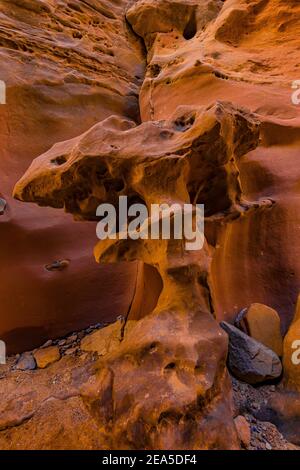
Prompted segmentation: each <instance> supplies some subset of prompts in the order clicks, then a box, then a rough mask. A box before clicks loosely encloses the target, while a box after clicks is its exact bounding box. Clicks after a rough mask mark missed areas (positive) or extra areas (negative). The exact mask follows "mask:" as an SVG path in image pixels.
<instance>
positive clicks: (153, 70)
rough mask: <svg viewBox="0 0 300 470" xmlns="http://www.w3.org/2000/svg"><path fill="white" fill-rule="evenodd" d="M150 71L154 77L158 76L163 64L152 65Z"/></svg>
mask: <svg viewBox="0 0 300 470" xmlns="http://www.w3.org/2000/svg"><path fill="white" fill-rule="evenodd" d="M149 72H150V75H151V77H152V78H155V77H158V75H159V74H160V72H161V66H160V65H159V64H152V65H150V68H149Z"/></svg>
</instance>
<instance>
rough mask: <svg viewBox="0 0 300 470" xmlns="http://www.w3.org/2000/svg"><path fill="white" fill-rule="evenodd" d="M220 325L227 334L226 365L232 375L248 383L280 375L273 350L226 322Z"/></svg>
mask: <svg viewBox="0 0 300 470" xmlns="http://www.w3.org/2000/svg"><path fill="white" fill-rule="evenodd" d="M221 326H222V328H223V329H224V330H225V331H226V332H227V334H228V336H229V352H228V366H229V368H230V370H231V371H232V373H233V375H235V376H236V377H238V378H239V379H241V380H243V381H244V382H247V383H250V384H256V383H260V382H264V381H266V380H269V379H276V378H278V377H280V375H281V372H282V366H281V362H280V359H279V357H278V356H277V355H276V354H275V353H274V351H272V350H271V349H268V348H267V347H266V346H264V345H263V344H261V343H259V342H258V341H256V340H255V339H253V338H250V336H248V335H246V334H245V333H243V332H242V331H240V330H239V329H238V328H236V327H235V326H233V325H230V324H229V323H227V322H222V323H221Z"/></svg>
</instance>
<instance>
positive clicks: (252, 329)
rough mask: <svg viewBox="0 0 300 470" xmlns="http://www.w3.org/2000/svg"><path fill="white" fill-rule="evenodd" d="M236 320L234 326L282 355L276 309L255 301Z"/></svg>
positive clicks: (281, 341) (278, 318) (278, 319)
mask: <svg viewBox="0 0 300 470" xmlns="http://www.w3.org/2000/svg"><path fill="white" fill-rule="evenodd" d="M236 322H237V325H236V326H238V327H239V328H240V329H241V330H242V331H244V333H246V334H247V335H249V336H251V338H254V339H256V340H257V341H259V342H260V343H262V344H264V345H265V346H267V348H269V349H272V351H274V352H275V353H276V354H277V355H278V356H282V348H283V340H282V336H281V329H280V317H279V315H278V313H277V312H276V310H274V309H273V308H270V307H268V306H267V305H263V304H259V303H255V304H252V305H250V307H249V308H248V309H246V310H245V311H244V312H242V313H241V315H240V316H238V317H237V319H236Z"/></svg>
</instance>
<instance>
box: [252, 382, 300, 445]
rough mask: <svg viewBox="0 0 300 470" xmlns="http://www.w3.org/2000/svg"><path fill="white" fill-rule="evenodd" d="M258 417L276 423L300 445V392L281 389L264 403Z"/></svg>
mask: <svg viewBox="0 0 300 470" xmlns="http://www.w3.org/2000/svg"><path fill="white" fill-rule="evenodd" d="M257 417H258V418H259V419H261V420H262V421H270V422H271V423H273V424H275V425H276V427H277V428H278V429H279V431H280V432H281V433H282V434H283V436H284V437H285V438H286V439H287V440H288V441H289V442H292V443H293V444H296V445H298V446H299V445H300V394H299V392H296V391H289V390H281V391H278V392H276V393H275V394H274V396H273V397H272V398H271V399H269V400H268V401H267V403H266V404H264V405H263V406H262V407H261V409H260V410H259V412H258V413H257Z"/></svg>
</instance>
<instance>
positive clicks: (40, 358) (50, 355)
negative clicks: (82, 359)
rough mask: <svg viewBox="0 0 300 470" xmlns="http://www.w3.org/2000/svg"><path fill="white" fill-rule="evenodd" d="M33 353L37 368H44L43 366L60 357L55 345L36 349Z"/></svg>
mask: <svg viewBox="0 0 300 470" xmlns="http://www.w3.org/2000/svg"><path fill="white" fill-rule="evenodd" d="M33 355H34V358H35V360H36V363H37V366H38V367H39V369H45V367H47V366H49V365H50V364H52V363H53V362H56V361H58V360H59V359H60V353H59V348H58V347H57V346H50V347H49V348H43V349H38V350H37V351H35V352H34V354H33Z"/></svg>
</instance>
